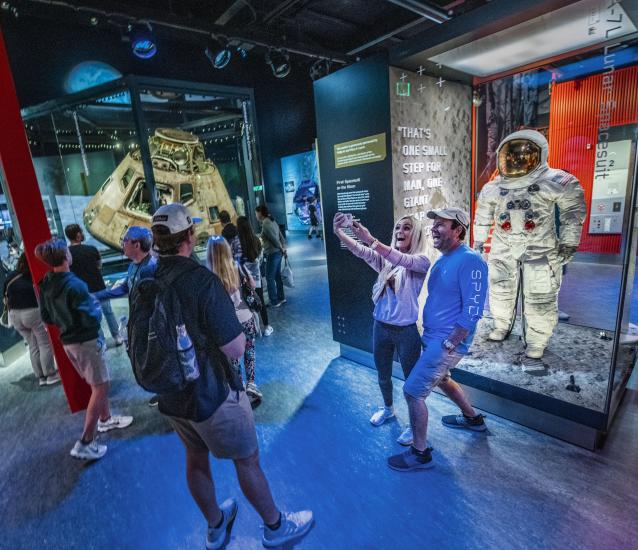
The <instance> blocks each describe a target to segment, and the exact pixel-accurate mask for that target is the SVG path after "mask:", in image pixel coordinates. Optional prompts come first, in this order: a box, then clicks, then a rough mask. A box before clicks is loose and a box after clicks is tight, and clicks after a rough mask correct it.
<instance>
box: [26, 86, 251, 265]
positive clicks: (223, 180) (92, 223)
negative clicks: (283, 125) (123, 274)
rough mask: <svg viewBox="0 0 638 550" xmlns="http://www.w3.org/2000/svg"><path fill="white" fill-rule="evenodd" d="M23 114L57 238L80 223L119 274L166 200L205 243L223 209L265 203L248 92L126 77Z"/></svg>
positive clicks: (89, 240)
mask: <svg viewBox="0 0 638 550" xmlns="http://www.w3.org/2000/svg"><path fill="white" fill-rule="evenodd" d="M22 114H23V120H24V123H25V128H26V131H27V135H28V139H29V144H30V147H31V153H32V157H33V163H34V166H35V169H36V174H37V176H38V181H39V184H40V189H41V192H42V197H43V200H44V203H45V206H46V209H47V214H48V218H49V225H50V228H51V233H52V234H53V235H60V236H63V234H64V227H65V226H66V225H68V224H71V223H77V224H79V225H80V226H81V227H82V228H83V229H84V234H85V236H86V242H87V243H88V244H92V245H94V246H96V247H98V249H99V250H100V252H101V254H102V259H103V264H104V266H105V270H107V271H109V270H118V269H120V268H121V265H120V262H121V261H122V256H121V252H120V243H121V238H122V235H123V234H124V233H125V231H126V229H127V228H128V227H129V226H131V225H145V226H150V222H151V214H152V212H153V211H154V210H155V209H156V208H157V207H158V206H160V205H162V204H166V203H169V202H181V203H183V204H185V205H186V206H188V207H189V209H190V210H191V211H192V213H193V215H194V216H197V217H201V218H202V223H200V224H198V236H199V241H200V243H203V242H204V241H205V239H206V237H207V236H208V235H210V234H215V233H220V232H221V224H220V222H219V212H221V211H222V210H227V211H228V212H229V213H230V214H231V218H233V219H235V218H236V217H237V216H238V215H243V214H245V213H246V212H250V211H251V210H252V209H254V206H255V205H256V204H258V203H259V201H260V200H261V198H258V197H256V196H255V191H254V188H255V187H256V186H257V184H256V182H258V183H261V181H262V179H261V167H260V161H259V152H258V146H257V142H256V132H255V124H254V120H255V115H254V100H253V95H252V91H251V90H250V89H246V88H231V87H224V86H214V85H210V84H200V83H192V82H181V81H168V80H160V79H152V78H138V77H126V78H121V79H119V80H114V81H112V82H109V83H106V84H102V85H100V86H96V87H94V88H89V89H87V90H84V91H82V92H79V93H75V94H72V95H68V96H65V97H63V98H60V99H56V100H52V101H49V102H46V103H44V104H41V105H37V106H34V107H29V108H26V109H23V112H22ZM257 188H258V189H261V187H260V186H257ZM259 193H261V191H259Z"/></svg>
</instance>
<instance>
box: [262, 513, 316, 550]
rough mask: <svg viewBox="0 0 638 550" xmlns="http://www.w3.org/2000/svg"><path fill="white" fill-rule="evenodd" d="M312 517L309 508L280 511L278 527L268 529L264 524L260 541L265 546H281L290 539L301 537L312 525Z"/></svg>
mask: <svg viewBox="0 0 638 550" xmlns="http://www.w3.org/2000/svg"><path fill="white" fill-rule="evenodd" d="M312 523H313V517H312V512H311V511H310V510H302V511H301V512H281V525H280V526H279V529H275V530H274V531H273V530H272V529H269V528H268V527H267V526H266V525H264V536H263V537H262V539H261V543H262V544H263V545H264V546H265V547H266V548H273V547H275V546H281V545H282V544H284V543H286V542H289V541H291V540H294V539H297V538H300V537H303V536H304V535H305V534H306V533H307V532H308V531H310V528H311V527H312Z"/></svg>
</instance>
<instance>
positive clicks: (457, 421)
mask: <svg viewBox="0 0 638 550" xmlns="http://www.w3.org/2000/svg"><path fill="white" fill-rule="evenodd" d="M484 418H485V417H484V416H483V415H482V414H477V415H476V416H474V417H467V416H465V415H464V414H451V415H449V416H444V417H443V418H441V422H442V423H443V425H444V426H447V427H448V428H460V429H463V430H472V431H473V432H484V431H485V430H487V425H486V424H485V420H483V419H484Z"/></svg>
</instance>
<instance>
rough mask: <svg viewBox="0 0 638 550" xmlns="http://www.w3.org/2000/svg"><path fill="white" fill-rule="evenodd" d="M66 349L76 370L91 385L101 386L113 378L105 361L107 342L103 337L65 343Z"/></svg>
mask: <svg viewBox="0 0 638 550" xmlns="http://www.w3.org/2000/svg"><path fill="white" fill-rule="evenodd" d="M64 351H66V354H67V355H68V356H69V359H70V360H71V363H72V364H73V366H74V367H75V370H76V371H77V372H78V374H79V375H80V376H81V377H82V378H83V379H84V380H86V383H87V384H89V385H90V386H99V385H100V384H104V383H105V382H108V381H109V380H110V379H111V377H110V375H109V369H108V367H107V366H106V362H105V361H104V352H105V351H106V343H105V342H104V340H103V339H102V338H96V339H95V340H89V341H88V342H82V343H81V344H64Z"/></svg>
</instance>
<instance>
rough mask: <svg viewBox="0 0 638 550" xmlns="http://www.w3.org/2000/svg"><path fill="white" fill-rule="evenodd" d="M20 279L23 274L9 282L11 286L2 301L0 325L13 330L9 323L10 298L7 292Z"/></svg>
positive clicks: (5, 290) (7, 288) (8, 285)
mask: <svg viewBox="0 0 638 550" xmlns="http://www.w3.org/2000/svg"><path fill="white" fill-rule="evenodd" d="M20 277H22V273H20V274H19V275H17V276H16V277H14V278H13V279H11V280H10V281H9V284H7V286H6V287H5V289H4V298H3V299H2V305H3V308H2V315H1V316H0V325H2V326H3V327H5V328H11V322H10V321H9V296H8V295H7V291H8V290H9V287H10V286H11V285H12V284H13V283H14V282H15V281H17V280H18V279H19V278H20Z"/></svg>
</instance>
